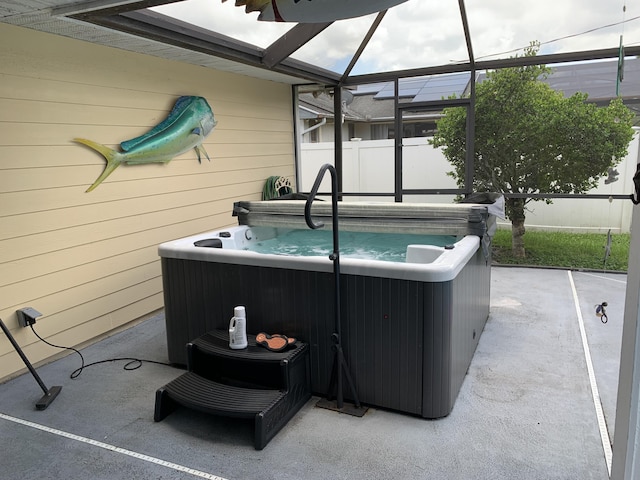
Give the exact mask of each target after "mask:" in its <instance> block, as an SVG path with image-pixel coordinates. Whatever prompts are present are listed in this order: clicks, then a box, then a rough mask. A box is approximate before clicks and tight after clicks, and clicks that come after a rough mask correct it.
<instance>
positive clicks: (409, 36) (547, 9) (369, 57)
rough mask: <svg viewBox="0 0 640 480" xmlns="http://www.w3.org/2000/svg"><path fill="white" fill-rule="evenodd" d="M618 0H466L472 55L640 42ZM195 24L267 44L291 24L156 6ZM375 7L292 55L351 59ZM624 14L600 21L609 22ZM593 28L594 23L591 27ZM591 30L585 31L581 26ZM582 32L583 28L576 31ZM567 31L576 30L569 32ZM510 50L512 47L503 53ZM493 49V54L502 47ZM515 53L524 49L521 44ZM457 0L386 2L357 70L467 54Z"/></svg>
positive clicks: (212, 0) (228, 8) (206, 6)
mask: <svg viewBox="0 0 640 480" xmlns="http://www.w3.org/2000/svg"><path fill="white" fill-rule="evenodd" d="M623 3H625V2H624V1H623V0H614V1H611V0H608V1H603V0H537V1H535V2H524V1H517V0H466V2H465V5H466V10H467V16H468V19H469V28H470V31H471V36H472V43H473V49H474V54H475V57H476V58H498V57H509V56H513V55H514V54H515V53H516V52H511V50H513V49H517V48H523V47H526V46H527V45H529V43H530V42H531V41H533V40H537V41H540V42H543V43H544V42H550V41H552V40H555V39H562V40H558V41H554V42H551V43H548V44H543V47H542V51H541V52H542V53H558V52H569V51H577V50H592V49H601V48H616V47H617V46H618V43H619V38H620V35H621V34H622V33H624V40H625V45H640V18H638V19H635V20H631V19H633V18H635V17H640V2H637V1H635V2H626V3H627V7H626V13H624V14H623V12H622V5H623ZM157 10H158V11H160V12H162V13H165V14H169V15H173V16H177V17H178V18H180V19H182V20H184V21H188V22H191V23H194V24H196V25H198V26H201V27H204V28H208V29H210V30H212V31H217V32H219V33H223V34H225V35H229V36H232V37H234V38H237V39H240V40H243V41H245V42H248V43H251V44H254V45H258V46H260V47H263V48H265V47H267V46H268V45H269V44H270V43H271V42H273V41H274V40H275V39H277V38H279V37H280V36H281V35H283V34H284V33H285V32H286V31H287V30H288V29H289V28H291V26H292V25H291V24H276V23H270V22H258V21H257V14H256V13H252V14H248V15H247V14H245V13H244V9H242V8H238V7H235V6H234V5H233V2H226V3H222V2H221V1H220V0H189V1H186V2H180V3H176V4H173V5H167V6H165V7H160V8H157ZM374 18H375V15H369V16H366V17H362V18H357V19H351V20H345V21H340V22H336V23H334V24H333V25H332V26H330V27H329V28H328V29H327V30H325V31H324V32H322V33H321V34H320V35H318V37H316V38H315V39H313V40H312V41H311V42H309V43H308V44H307V45H306V46H305V47H303V48H302V49H301V50H299V51H298V52H297V53H296V54H295V55H294V56H295V57H296V58H300V59H301V60H304V61H307V62H309V63H314V64H316V65H319V66H321V67H324V68H332V67H334V66H335V65H340V66H341V68H344V66H345V65H346V64H347V63H348V62H349V60H350V58H351V56H352V55H353V53H354V52H355V51H356V49H357V48H358V46H359V44H360V42H361V39H362V38H363V37H364V35H365V33H366V31H367V30H368V29H369V26H370V25H371V23H372V21H373V19H374ZM623 18H624V19H627V20H630V21H628V22H627V23H626V24H625V25H624V26H623V25H621V24H618V25H615V26H612V27H608V28H601V27H604V26H606V25H609V24H615V23H619V22H621V21H622V20H623ZM594 29H595V30H594ZM588 30H594V31H592V32H590V33H585V34H582V32H586V31H588ZM576 34H580V35H576ZM571 35H575V36H573V37H571ZM502 52H510V53H502ZM500 53H502V54H501V55H498V57H496V56H492V55H495V54H500ZM518 53H522V52H521V51H520V52H518ZM467 60H468V56H467V50H466V43H465V39H464V32H463V28H462V21H461V18H460V11H459V8H458V2H456V1H454V0H446V1H440V2H431V1H429V2H427V1H425V0H408V1H407V2H405V3H403V4H400V5H398V6H397V7H394V8H391V9H390V10H389V11H388V12H387V14H386V16H385V18H384V20H383V21H382V23H381V25H380V26H379V28H378V30H377V32H376V33H375V35H374V36H373V38H372V39H371V41H370V43H369V45H368V47H367V48H366V50H365V52H364V54H363V55H362V58H361V60H360V62H359V63H358V65H356V71H355V72H354V73H370V72H372V71H388V70H395V69H405V68H416V67H425V66H433V65H441V64H446V63H452V62H460V61H467Z"/></svg>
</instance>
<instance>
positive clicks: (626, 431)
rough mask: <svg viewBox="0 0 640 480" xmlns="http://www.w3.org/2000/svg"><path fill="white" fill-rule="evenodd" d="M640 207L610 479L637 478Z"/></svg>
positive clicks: (639, 471)
mask: <svg viewBox="0 0 640 480" xmlns="http://www.w3.org/2000/svg"><path fill="white" fill-rule="evenodd" d="M639 307H640V205H635V206H634V207H633V214H632V218H631V245H630V248H629V267H628V274H627V293H626V299H625V308H624V326H623V333H622V351H621V354H620V375H619V380H618V404H617V407H616V427H615V434H614V435H615V436H614V442H613V465H612V469H611V478H612V479H613V480H637V479H638V478H640V411H639V409H640V396H639V392H640V308H639Z"/></svg>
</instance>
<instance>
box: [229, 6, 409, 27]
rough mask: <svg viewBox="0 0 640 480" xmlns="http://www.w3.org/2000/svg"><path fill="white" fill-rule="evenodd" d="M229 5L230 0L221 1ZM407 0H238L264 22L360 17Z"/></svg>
mask: <svg viewBox="0 0 640 480" xmlns="http://www.w3.org/2000/svg"><path fill="white" fill-rule="evenodd" d="M222 1H223V2H226V1H227V0H222ZM406 1H407V0H236V7H245V11H246V12H247V13H251V12H260V15H259V16H258V20H261V21H264V22H298V23H321V22H333V21H335V20H343V19H345V18H354V17H360V16H362V15H368V14H370V13H375V12H380V11H382V10H386V9H388V8H391V7H394V6H396V5H399V4H401V3H404V2H406Z"/></svg>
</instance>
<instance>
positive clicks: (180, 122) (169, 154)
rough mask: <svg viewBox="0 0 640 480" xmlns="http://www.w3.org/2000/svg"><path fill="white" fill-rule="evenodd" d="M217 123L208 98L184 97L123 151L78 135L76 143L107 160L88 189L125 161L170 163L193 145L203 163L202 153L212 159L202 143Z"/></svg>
mask: <svg viewBox="0 0 640 480" xmlns="http://www.w3.org/2000/svg"><path fill="white" fill-rule="evenodd" d="M217 123H218V122H217V121H216V120H215V118H214V116H213V111H212V110H211V107H210V106H209V104H208V103H207V101H206V100H205V99H204V98H202V97H192V96H183V97H180V98H178V100H177V101H176V104H175V105H174V107H173V109H172V110H171V112H170V113H169V116H168V117H167V118H166V119H165V120H163V121H162V122H161V123H159V124H158V125H156V126H155V127H153V128H152V129H151V130H149V131H148V132H147V133H145V134H144V135H141V136H139V137H136V138H132V139H131V140H126V141H124V142H122V143H121V144H120V149H121V150H122V151H120V152H119V151H117V150H114V149H112V148H109V147H107V146H105V145H102V144H100V143H97V142H93V141H91V140H87V139H85V138H75V139H74V141H75V142H78V143H82V144H83V145H86V146H88V147H90V148H92V149H94V150H95V151H97V152H98V153H100V154H101V155H102V156H104V158H105V159H106V160H107V164H106V166H105V167H104V171H103V172H102V174H101V175H100V176H99V177H98V178H97V179H96V181H95V182H93V185H91V186H90V187H89V188H88V189H87V192H90V191H91V190H93V189H94V188H96V187H97V186H98V185H100V184H101V183H102V181H103V180H104V179H105V178H107V177H108V176H109V175H111V173H113V171H114V170H115V169H116V168H118V167H119V166H120V165H121V164H123V163H124V164H127V165H141V164H144V163H167V162H169V161H171V159H173V158H174V157H177V156H178V155H182V154H183V153H185V152H187V151H189V150H191V149H192V148H193V149H195V151H196V153H197V155H198V161H199V162H200V161H201V155H204V156H205V157H207V160H209V161H211V159H210V158H209V155H208V154H207V152H206V151H205V149H204V147H203V146H202V141H203V140H204V139H205V137H206V136H207V135H209V133H211V131H212V130H213V128H214V127H215V126H216V124H217Z"/></svg>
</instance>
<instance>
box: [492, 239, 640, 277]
mask: <svg viewBox="0 0 640 480" xmlns="http://www.w3.org/2000/svg"><path fill="white" fill-rule="evenodd" d="M611 237H612V238H611V254H610V255H609V257H608V258H607V260H606V264H605V261H604V255H605V246H606V245H607V234H606V233H564V232H542V231H527V232H526V233H525V235H524V248H525V251H526V258H515V257H514V256H513V255H512V254H511V230H502V229H501V230H498V231H497V232H496V235H495V236H494V237H493V243H492V245H493V263H494V264H496V265H535V266H543V267H562V268H567V269H578V270H580V269H585V270H605V269H606V270H611V271H619V272H626V271H627V261H628V258H629V242H630V240H631V235H630V234H628V233H621V234H616V235H613V234H612V236H611Z"/></svg>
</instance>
